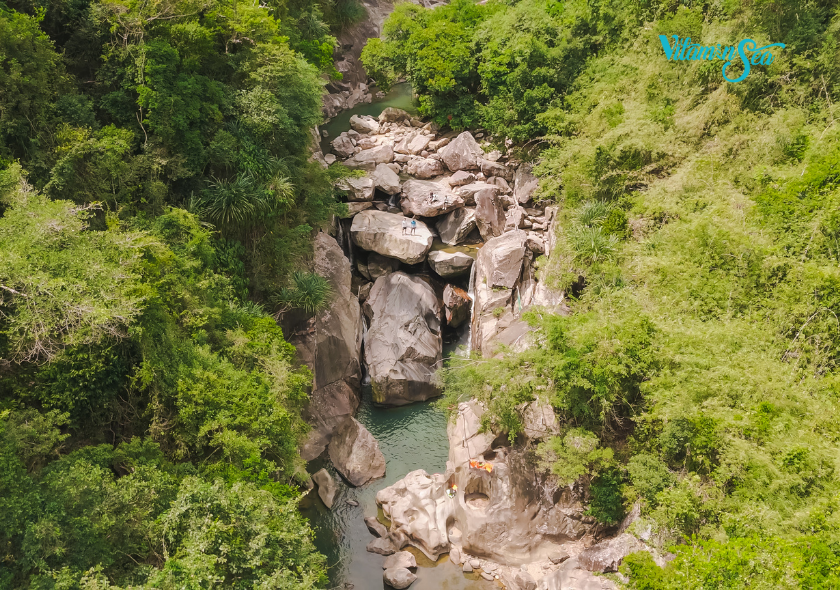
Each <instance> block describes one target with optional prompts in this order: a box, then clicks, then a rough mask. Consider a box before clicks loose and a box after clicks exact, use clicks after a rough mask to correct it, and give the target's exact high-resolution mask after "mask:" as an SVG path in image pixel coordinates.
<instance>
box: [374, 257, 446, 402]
mask: <svg viewBox="0 0 840 590" xmlns="http://www.w3.org/2000/svg"><path fill="white" fill-rule="evenodd" d="M365 315H367V316H368V318H369V319H370V328H369V329H368V331H367V336H366V339H365V361H366V362H367V365H368V369H369V371H370V378H371V386H372V388H373V401H374V403H376V404H380V405H387V406H401V405H405V404H409V403H411V402H416V401H424V400H427V399H429V398H431V397H434V396H437V395H440V388H439V385H438V384H437V383H436V382H435V380H434V373H435V370H436V369H437V367H438V365H439V364H440V361H441V358H442V346H443V343H442V339H441V332H440V328H441V326H440V304H439V302H438V298H437V296H436V295H435V292H434V290H433V289H432V288H431V287H430V286H429V285H428V284H427V283H426V282H425V281H423V280H422V279H420V278H418V277H415V276H409V275H407V274H405V273H402V272H395V273H392V274H389V275H386V276H384V277H380V278H379V279H377V280H376V283H374V285H373V289H371V291H370V295H369V296H368V298H367V300H366V301H365Z"/></svg>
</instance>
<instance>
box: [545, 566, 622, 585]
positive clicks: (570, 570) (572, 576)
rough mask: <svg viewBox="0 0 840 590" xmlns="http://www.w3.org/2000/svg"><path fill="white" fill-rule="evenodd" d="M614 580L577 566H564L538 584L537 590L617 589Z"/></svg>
mask: <svg viewBox="0 0 840 590" xmlns="http://www.w3.org/2000/svg"><path fill="white" fill-rule="evenodd" d="M616 588H617V586H616V585H615V582H613V581H612V580H608V579H607V578H603V577H601V576H595V575H593V574H591V573H590V572H588V571H586V570H583V569H580V568H577V567H563V568H561V569H559V570H556V571H554V572H552V573H550V574H548V575H547V576H545V577H544V578H543V579H541V580H540V581H539V583H538V584H537V590H615V589H616Z"/></svg>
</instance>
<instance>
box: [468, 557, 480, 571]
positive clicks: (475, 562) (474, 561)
mask: <svg viewBox="0 0 840 590" xmlns="http://www.w3.org/2000/svg"><path fill="white" fill-rule="evenodd" d="M470 565H471V566H472V567H473V569H477V568H479V567H480V566H481V561H479V560H478V559H471V560H470Z"/></svg>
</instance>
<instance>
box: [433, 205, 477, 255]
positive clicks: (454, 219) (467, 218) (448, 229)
mask: <svg viewBox="0 0 840 590" xmlns="http://www.w3.org/2000/svg"><path fill="white" fill-rule="evenodd" d="M436 227H437V230H438V233H439V234H440V239H441V241H442V242H443V243H444V244H449V245H450V246H456V245H458V244H460V243H461V242H463V241H464V240H465V239H466V238H467V236H468V235H469V233H470V232H471V231H472V230H473V229H474V228H475V209H471V208H467V207H462V208H460V209H455V210H454V211H452V212H450V213H447V214H446V215H443V216H441V218H440V219H439V220H438V222H437V224H436Z"/></svg>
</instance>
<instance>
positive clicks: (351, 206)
mask: <svg viewBox="0 0 840 590" xmlns="http://www.w3.org/2000/svg"><path fill="white" fill-rule="evenodd" d="M345 205H347V214H346V215H342V216H341V219H350V218H351V217H354V216H356V215H358V214H359V213H361V212H362V211H364V210H365V209H370V208H371V207H373V203H371V202H367V203H345Z"/></svg>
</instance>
